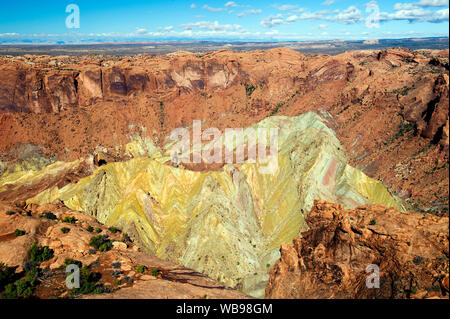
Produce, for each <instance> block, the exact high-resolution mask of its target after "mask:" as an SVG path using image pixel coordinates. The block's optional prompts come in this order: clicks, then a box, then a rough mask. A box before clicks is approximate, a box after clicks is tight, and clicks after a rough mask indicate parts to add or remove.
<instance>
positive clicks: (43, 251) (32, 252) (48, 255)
mask: <svg viewBox="0 0 450 319" xmlns="http://www.w3.org/2000/svg"><path fill="white" fill-rule="evenodd" d="M28 255H29V256H30V261H32V262H37V263H41V262H44V261H47V260H50V259H52V258H53V249H50V248H48V247H47V246H45V247H42V246H39V245H38V244H37V243H36V242H35V243H33V245H32V246H31V248H30V249H29V250H28Z"/></svg>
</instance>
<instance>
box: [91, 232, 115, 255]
mask: <svg viewBox="0 0 450 319" xmlns="http://www.w3.org/2000/svg"><path fill="white" fill-rule="evenodd" d="M89 245H91V246H93V247H95V248H97V249H98V250H100V251H102V252H104V251H108V250H110V249H111V248H112V242H111V241H110V240H109V239H105V238H104V237H103V236H102V235H98V236H94V237H92V238H91V240H90V241H89Z"/></svg>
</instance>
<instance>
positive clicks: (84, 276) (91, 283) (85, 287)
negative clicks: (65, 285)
mask: <svg viewBox="0 0 450 319" xmlns="http://www.w3.org/2000/svg"><path fill="white" fill-rule="evenodd" d="M101 278H102V275H101V274H100V273H98V272H91V271H90V270H89V267H88V266H83V267H81V269H80V288H74V289H72V290H71V291H70V295H72V296H77V295H86V294H91V293H94V294H101V293H108V292H110V290H109V289H108V288H105V287H104V286H103V285H102V284H99V283H98V282H99V281H100V279H101Z"/></svg>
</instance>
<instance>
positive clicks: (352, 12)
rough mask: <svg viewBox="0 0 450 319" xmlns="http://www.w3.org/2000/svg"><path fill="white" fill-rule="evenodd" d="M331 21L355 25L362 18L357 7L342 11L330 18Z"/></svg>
mask: <svg viewBox="0 0 450 319" xmlns="http://www.w3.org/2000/svg"><path fill="white" fill-rule="evenodd" d="M331 20H332V21H337V22H342V23H345V24H355V23H357V22H360V21H362V20H363V17H362V14H361V11H360V10H359V9H358V8H357V7H355V6H350V7H348V8H347V9H345V10H344V11H341V12H339V13H338V14H337V15H336V16H334V17H331Z"/></svg>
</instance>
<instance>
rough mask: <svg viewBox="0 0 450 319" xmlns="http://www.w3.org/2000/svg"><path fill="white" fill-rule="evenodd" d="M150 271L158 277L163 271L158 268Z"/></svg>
mask: <svg viewBox="0 0 450 319" xmlns="http://www.w3.org/2000/svg"><path fill="white" fill-rule="evenodd" d="M150 273H151V274H152V276H155V277H157V276H158V275H159V274H160V273H161V271H159V270H158V269H152V270H151V272H150Z"/></svg>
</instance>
